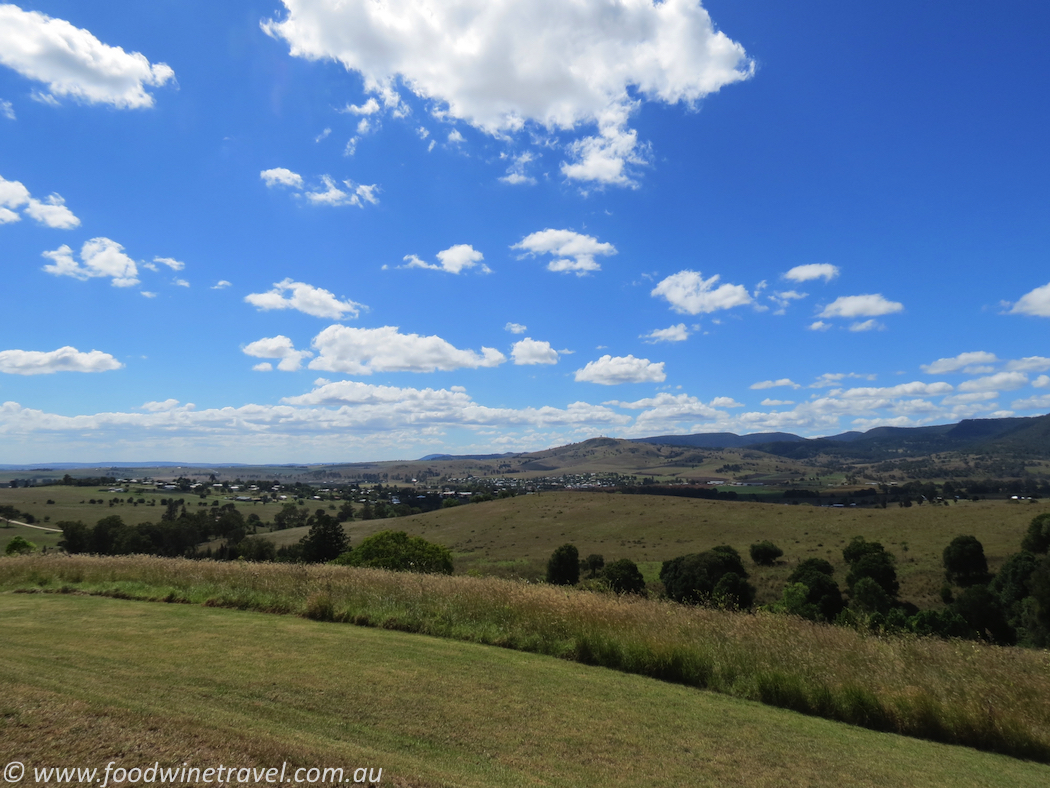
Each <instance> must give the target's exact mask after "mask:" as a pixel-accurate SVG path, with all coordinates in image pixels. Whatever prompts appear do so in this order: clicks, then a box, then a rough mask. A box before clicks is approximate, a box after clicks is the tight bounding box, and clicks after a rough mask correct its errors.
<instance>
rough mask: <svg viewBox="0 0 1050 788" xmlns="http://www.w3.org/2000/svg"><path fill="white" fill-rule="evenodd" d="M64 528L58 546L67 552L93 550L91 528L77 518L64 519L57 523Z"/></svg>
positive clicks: (87, 551)
mask: <svg viewBox="0 0 1050 788" xmlns="http://www.w3.org/2000/svg"><path fill="white" fill-rule="evenodd" d="M55 525H57V526H58V527H59V528H60V529H61V530H62V538H61V539H60V540H59V542H58V546H59V547H61V548H62V549H63V550H65V551H66V552H67V553H70V554H73V553H90V552H91V529H90V528H88V527H87V526H86V525H84V523H82V522H80V521H79V520H77V521H76V522H72V521H69V520H63V521H62V522H59V523H55Z"/></svg>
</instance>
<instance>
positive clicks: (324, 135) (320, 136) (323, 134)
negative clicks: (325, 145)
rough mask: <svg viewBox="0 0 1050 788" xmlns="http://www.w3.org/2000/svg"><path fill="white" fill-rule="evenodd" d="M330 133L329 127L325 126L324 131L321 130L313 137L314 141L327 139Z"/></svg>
mask: <svg viewBox="0 0 1050 788" xmlns="http://www.w3.org/2000/svg"><path fill="white" fill-rule="evenodd" d="M331 133H332V130H331V129H330V128H326V129H325V130H324V131H322V132H321V133H320V134H318V135H317V136H316V137H314V142H320V141H321V140H324V139H327V138H328V135H329V134H331Z"/></svg>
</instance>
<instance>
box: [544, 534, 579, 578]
mask: <svg viewBox="0 0 1050 788" xmlns="http://www.w3.org/2000/svg"><path fill="white" fill-rule="evenodd" d="M579 580H580V552H579V550H577V549H576V545H572V544H563V545H562V546H561V547H559V548H556V549H555V551H554V552H553V553H551V557H550V559H549V560H548V561H547V582H548V583H551V584H552V585H556V586H574V585H576V584H577V583H578V582H579Z"/></svg>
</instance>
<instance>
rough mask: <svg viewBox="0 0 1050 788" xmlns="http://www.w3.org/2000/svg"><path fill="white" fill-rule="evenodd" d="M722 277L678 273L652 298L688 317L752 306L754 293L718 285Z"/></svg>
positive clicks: (688, 272) (666, 281) (697, 272)
mask: <svg viewBox="0 0 1050 788" xmlns="http://www.w3.org/2000/svg"><path fill="white" fill-rule="evenodd" d="M720 278H721V277H720V276H719V275H718V274H715V275H714V276H712V277H711V278H710V279H704V277H703V275H702V274H701V273H700V272H699V271H689V270H686V271H679V272H678V273H677V274H671V276H669V277H667V278H666V279H664V280H663V281H662V282H660V283H659V284H658V285H657V286H656V287H654V288H653V290H652V293H651V295H652V296H654V297H660V298H663V299H666V301H667V303H669V304H670V305H671V308H672V309H673V310H674V311H675V312H680V313H683V314H688V315H700V314H708V313H710V312H717V311H719V310H721V309H732V308H733V307H735V306H743V305H744V304H750V303H751V294H750V293H748V292H747V288H746V287H744V286H743V285H731V284H722V285H719V284H718V280H719V279H720ZM716 285H717V286H716Z"/></svg>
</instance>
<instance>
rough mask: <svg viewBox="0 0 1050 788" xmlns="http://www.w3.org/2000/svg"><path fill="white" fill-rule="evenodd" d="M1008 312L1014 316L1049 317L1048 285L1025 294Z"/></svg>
mask: <svg viewBox="0 0 1050 788" xmlns="http://www.w3.org/2000/svg"><path fill="white" fill-rule="evenodd" d="M1010 312H1011V313H1012V314H1015V315H1035V316H1036V317H1050V283H1047V284H1045V285H1043V286H1042V287H1037V288H1036V289H1035V290H1033V291H1031V292H1030V293H1025V294H1024V295H1023V296H1021V298H1020V300H1018V302H1017V303H1016V304H1014V305H1013V306H1012V307H1011V308H1010Z"/></svg>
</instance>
